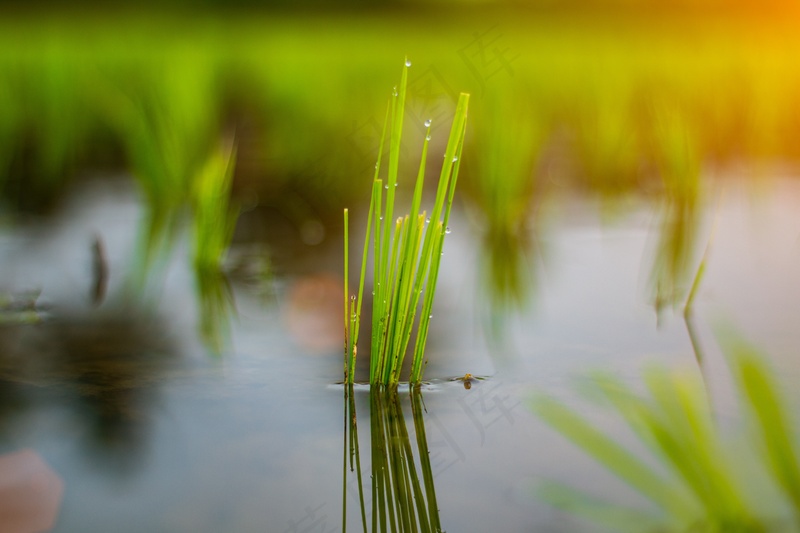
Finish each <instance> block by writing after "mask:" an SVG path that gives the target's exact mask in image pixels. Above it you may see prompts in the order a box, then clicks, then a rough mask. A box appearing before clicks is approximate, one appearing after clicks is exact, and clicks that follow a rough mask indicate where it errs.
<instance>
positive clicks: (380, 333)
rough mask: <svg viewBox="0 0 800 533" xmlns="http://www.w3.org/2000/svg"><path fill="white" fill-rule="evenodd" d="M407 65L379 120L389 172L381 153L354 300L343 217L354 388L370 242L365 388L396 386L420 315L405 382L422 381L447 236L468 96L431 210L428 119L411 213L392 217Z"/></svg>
mask: <svg viewBox="0 0 800 533" xmlns="http://www.w3.org/2000/svg"><path fill="white" fill-rule="evenodd" d="M409 67H410V62H408V61H406V66H405V67H404V68H403V73H402V77H401V81H400V85H399V86H398V87H396V88H395V90H394V91H393V93H392V96H391V99H390V101H389V105H388V108H387V114H386V120H385V121H384V126H383V133H382V136H381V137H382V138H381V147H382V146H383V144H384V140H385V136H386V132H387V130H388V131H389V135H390V137H389V154H388V164H387V167H388V171H387V175H386V177H385V178H381V177H380V176H381V171H382V166H381V160H382V155H383V154H382V153H379V155H378V161H377V163H376V164H375V180H374V182H373V188H372V198H371V200H370V206H369V213H368V215H367V228H366V232H365V233H366V235H365V237H364V252H363V255H362V259H361V277H360V280H359V285H358V295H357V296H356V295H350V292H349V287H348V275H349V272H348V265H347V263H348V254H349V250H348V248H349V236H348V211H347V210H346V209H345V213H344V217H345V309H344V311H345V313H344V321H345V380H346V381H347V382H348V383H353V381H354V379H355V361H356V354H357V347H358V337H359V325H360V319H361V307H362V301H363V295H364V281H365V278H366V271H367V255H368V251H369V248H370V244H371V245H372V254H373V260H374V270H373V298H372V339H371V344H370V378H369V381H370V384H373V385H384V386H389V387H396V386H397V384H398V383H399V381H400V371H401V368H402V366H403V360H404V357H405V354H406V350H407V348H408V346H409V342H410V340H411V337H412V333H413V329H414V324H415V318H416V317H417V314H418V313H419V323H418V325H417V336H416V341H415V345H414V355H413V361H412V366H411V375H410V379H409V381H410V382H411V383H414V384H416V383H419V382H420V380H421V379H422V371H423V355H424V351H425V343H426V339H427V335H428V328H429V325H430V319H431V308H432V306H433V297H434V294H435V291H436V280H437V277H438V274H439V264H440V261H441V255H442V253H443V252H442V247H443V244H444V238H445V234H446V233H447V232H448V231H449V229H448V225H447V224H448V221H449V218H450V210H451V207H452V205H453V196H454V194H455V188H456V182H457V178H458V170H459V167H460V165H461V154H462V149H463V147H464V135H465V131H466V121H467V107H468V102H469V95H468V94H465V93H462V94H461V95H460V97H459V99H458V104H457V106H456V111H455V117H454V118H453V123H452V126H451V129H450V136H449V138H448V141H447V148H446V150H445V154H444V162H443V163H442V170H441V174H440V176H439V184H438V188H437V191H436V199H435V202H434V206H433V209H432V211H431V212H430V213H426V212H425V211H420V209H421V203H422V191H423V185H424V179H425V167H426V164H427V156H428V145H429V142H430V121H428V122H426V126H427V128H428V130H427V135H426V137H425V141H424V142H423V146H422V156H421V158H420V164H419V171H418V172H417V179H416V184H415V186H414V194H413V199H412V202H411V207H410V210H409V212H408V214H406V215H405V216H402V217H399V218H397V219H395V218H394V202H395V195H396V192H395V191H396V187H397V186H398V185H399V183H398V178H399V163H400V141H401V136H402V131H403V118H404V113H405V100H406V88H407V84H408V69H409ZM384 180H385V181H384ZM371 237H372V238H371ZM420 305H421V309H420Z"/></svg>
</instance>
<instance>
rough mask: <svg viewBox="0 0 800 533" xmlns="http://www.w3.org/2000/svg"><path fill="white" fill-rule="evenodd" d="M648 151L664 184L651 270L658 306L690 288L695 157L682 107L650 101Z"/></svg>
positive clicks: (679, 300) (680, 299)
mask: <svg viewBox="0 0 800 533" xmlns="http://www.w3.org/2000/svg"><path fill="white" fill-rule="evenodd" d="M651 115H652V124H653V127H652V128H651V132H652V134H651V135H650V139H649V142H650V147H649V150H648V151H650V153H652V154H653V156H654V159H655V164H656V168H657V170H658V173H659V175H660V176H661V180H662V185H663V188H664V194H665V195H664V204H665V210H664V214H663V217H664V218H663V221H662V228H661V233H660V237H659V242H658V245H657V248H656V255H655V259H654V262H653V267H652V272H651V285H652V292H653V295H652V298H653V301H654V304H655V306H656V310H657V311H659V312H660V311H661V310H662V309H663V308H664V307H666V306H674V305H677V304H679V303H682V302H684V301H685V298H686V297H687V293H689V292H690V290H691V289H690V283H691V281H690V280H689V276H690V274H691V271H690V269H691V263H692V255H693V252H694V245H695V241H696V237H697V235H696V233H697V218H698V213H697V210H698V203H699V200H698V197H699V195H700V159H699V154H698V152H697V148H696V143H695V142H694V140H693V139H692V138H691V132H690V129H689V127H688V124H687V121H686V118H685V116H684V115H683V113H682V112H681V111H680V110H679V109H676V108H675V107H674V106H668V105H666V104H664V103H663V102H658V103H654V104H653V105H652V112H651Z"/></svg>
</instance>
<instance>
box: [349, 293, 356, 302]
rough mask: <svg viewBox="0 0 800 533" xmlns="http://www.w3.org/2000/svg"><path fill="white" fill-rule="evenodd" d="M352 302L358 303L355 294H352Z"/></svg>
mask: <svg viewBox="0 0 800 533" xmlns="http://www.w3.org/2000/svg"><path fill="white" fill-rule="evenodd" d="M350 301H351V302H355V301H356V295H355V294H351V295H350Z"/></svg>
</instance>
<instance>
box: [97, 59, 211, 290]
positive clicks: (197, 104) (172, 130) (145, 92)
mask: <svg viewBox="0 0 800 533" xmlns="http://www.w3.org/2000/svg"><path fill="white" fill-rule="evenodd" d="M183 52H185V51H182V50H180V49H177V50H173V51H172V55H171V56H170V55H168V57H167V59H165V60H164V61H163V63H162V64H156V65H149V68H148V69H146V70H144V71H142V72H139V73H138V76H135V77H133V79H132V80H131V79H130V78H128V77H126V76H123V75H122V73H116V75H117V77H115V76H114V75H111V76H108V77H101V76H100V75H99V74H98V75H97V79H96V80H95V81H96V82H97V84H96V85H97V88H95V89H94V90H93V94H94V96H95V97H96V99H97V101H98V102H100V105H101V106H102V109H103V112H104V115H105V117H107V120H108V122H109V123H110V124H111V126H112V128H114V131H115V132H116V133H117V135H118V136H119V138H120V139H121V140H122V142H123V144H124V149H125V152H126V155H127V158H128V162H129V164H130V165H131V167H132V170H133V174H134V176H135V178H136V180H137V183H138V184H139V186H140V188H141V190H142V192H143V193H144V199H145V202H146V205H147V209H148V213H147V218H146V222H145V227H144V232H143V234H142V248H143V254H142V262H141V265H140V273H141V278H142V279H144V276H145V275H146V273H147V271H148V270H149V269H150V268H151V266H152V263H153V262H154V261H155V260H156V259H159V258H160V257H161V255H162V254H163V253H165V252H167V251H168V250H169V249H170V248H171V246H172V244H173V243H174V238H175V235H176V233H177V230H178V226H179V220H180V215H181V214H182V212H183V211H184V209H185V207H186V202H187V199H188V198H189V197H190V195H191V191H192V183H193V180H194V179H195V178H196V177H197V176H198V175H199V174H200V173H202V172H206V173H207V172H209V168H206V169H203V166H204V164H206V162H207V161H208V159H209V157H211V158H212V161H211V162H210V163H208V164H209V165H211V164H213V163H214V159H213V158H215V157H219V156H218V155H217V154H215V153H214V152H213V150H212V146H213V138H214V136H215V135H216V131H217V127H216V125H215V121H216V113H215V112H214V110H215V102H216V99H217V96H216V94H215V92H214V86H213V79H212V74H211V73H212V72H213V70H212V67H211V65H209V64H208V63H209V60H208V59H206V58H202V57H200V56H198V55H197V54H186V53H183ZM207 181H208V180H205V179H204V180H203V182H204V183H205V182H207ZM201 187H205V185H201Z"/></svg>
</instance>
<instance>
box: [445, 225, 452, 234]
mask: <svg viewBox="0 0 800 533" xmlns="http://www.w3.org/2000/svg"><path fill="white" fill-rule="evenodd" d="M451 231H452V230H451V229H450V226H447V228H445V230H444V232H445V233H450V232H451Z"/></svg>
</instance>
